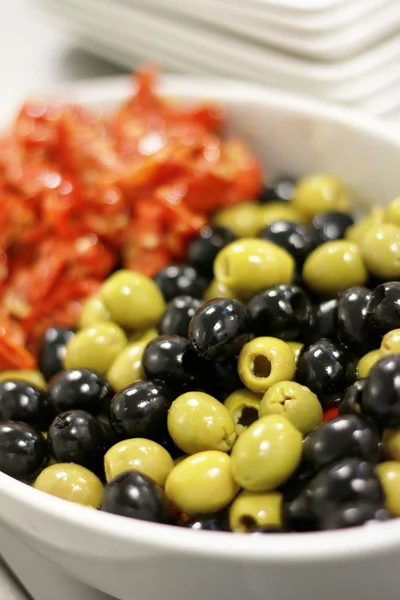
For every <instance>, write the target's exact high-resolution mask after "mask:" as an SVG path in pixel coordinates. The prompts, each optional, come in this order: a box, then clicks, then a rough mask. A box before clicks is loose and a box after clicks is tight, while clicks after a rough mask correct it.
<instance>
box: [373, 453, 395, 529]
mask: <svg viewBox="0 0 400 600" xmlns="http://www.w3.org/2000/svg"><path fill="white" fill-rule="evenodd" d="M376 471H377V473H378V477H379V480H380V482H381V485H382V487H383V491H384V494H385V506H386V508H387V509H388V510H390V511H391V512H392V513H393V514H394V515H396V516H397V517H400V462H397V461H395V460H388V461H387V462H383V463H381V464H379V465H378V466H377V467H376Z"/></svg>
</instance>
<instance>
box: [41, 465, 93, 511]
mask: <svg viewBox="0 0 400 600" xmlns="http://www.w3.org/2000/svg"><path fill="white" fill-rule="evenodd" d="M33 486H34V487H35V488H36V489H37V490H40V491H41V492H45V493H46V494H51V495H52V496H57V498H62V499H63V500H69V501H70V502H75V503H76V504H83V505H84V506H91V507H92V508H98V507H99V506H100V503H101V501H102V498H103V491H104V488H103V484H102V483H101V481H100V479H99V478H98V477H97V476H96V475H95V474H94V473H92V472H91V471H89V469H86V468H85V467H82V465H75V464H74V463H56V464H54V465H50V466H48V467H46V468H45V469H44V470H43V471H42V472H41V473H40V475H39V476H38V477H37V478H36V480H35V482H34V484H33Z"/></svg>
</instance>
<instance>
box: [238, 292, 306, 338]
mask: <svg viewBox="0 0 400 600" xmlns="http://www.w3.org/2000/svg"><path fill="white" fill-rule="evenodd" d="M247 312H248V313H249V316H250V322H251V324H250V326H251V331H252V333H254V335H255V336H256V337H261V336H271V337H279V338H280V339H282V340H286V341H290V340H303V339H305V338H307V337H308V336H309V335H310V331H311V328H312V327H313V323H314V317H315V315H314V309H313V306H312V304H311V300H310V299H309V297H308V296H307V294H306V293H305V292H304V291H303V290H302V289H301V288H300V287H298V286H297V285H276V286H274V287H271V288H269V289H268V290H266V291H265V292H261V293H260V294H257V295H256V296H254V297H253V298H252V299H251V300H250V302H249V303H248V305H247Z"/></svg>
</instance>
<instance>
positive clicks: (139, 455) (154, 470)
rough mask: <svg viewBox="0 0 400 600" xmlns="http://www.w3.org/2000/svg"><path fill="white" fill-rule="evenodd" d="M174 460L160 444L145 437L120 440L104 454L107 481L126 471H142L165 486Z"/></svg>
mask: <svg viewBox="0 0 400 600" xmlns="http://www.w3.org/2000/svg"><path fill="white" fill-rule="evenodd" d="M173 468H174V461H173V460H172V458H171V455H170V454H169V452H167V451H166V450H165V448H163V447H162V446H161V445H160V444H157V443H156V442H153V441H152V440H146V439H144V438H133V439H130V440H123V441H122V442H118V444H115V445H114V446H112V448H110V449H109V450H108V451H107V452H106V454H105V456H104V469H105V472H106V478H107V481H111V479H114V477H117V475H120V473H123V472H124V471H132V470H134V471H140V473H143V474H144V475H148V476H149V477H151V478H152V479H154V481H157V483H159V484H160V485H161V486H164V484H165V481H166V479H167V477H168V475H169V473H170V472H171V471H172V469H173Z"/></svg>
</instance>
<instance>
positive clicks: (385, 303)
mask: <svg viewBox="0 0 400 600" xmlns="http://www.w3.org/2000/svg"><path fill="white" fill-rule="evenodd" d="M366 318H367V321H368V323H369V325H370V326H371V327H372V329H373V330H374V331H375V332H376V333H377V334H378V335H384V334H385V333H387V332H388V331H391V330H392V329H398V328H399V327H400V282H399V281H388V282H387V283H382V284H380V285H378V286H377V287H376V288H375V289H374V290H373V291H372V292H371V297H370V299H369V301H368V304H367V317H366Z"/></svg>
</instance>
